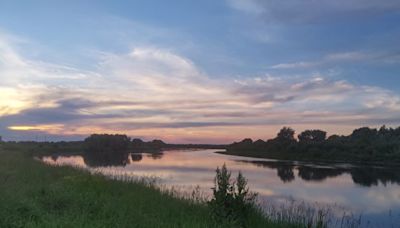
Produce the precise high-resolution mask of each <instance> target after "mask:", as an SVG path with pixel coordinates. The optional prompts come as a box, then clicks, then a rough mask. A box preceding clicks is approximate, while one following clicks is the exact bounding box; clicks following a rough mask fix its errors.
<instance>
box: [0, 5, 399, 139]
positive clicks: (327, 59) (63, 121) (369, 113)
mask: <svg viewBox="0 0 400 228" xmlns="http://www.w3.org/2000/svg"><path fill="white" fill-rule="evenodd" d="M291 3H296V2H295V1H293V2H291ZM295 5H296V7H293V4H286V3H282V2H273V1H261V0H225V1H219V2H215V1H202V2H191V3H184V2H180V1H168V3H167V2H161V3H160V2H157V1H146V2H145V1H134V2H130V3H126V2H124V4H121V2H118V1H115V2H114V1H113V2H107V1H85V2H82V1H68V2H62V1H59V2H58V1H47V0H41V1H32V2H23V1H4V2H1V3H0V136H2V138H3V140H6V141H41V139H45V141H71V140H78V139H79V140H81V139H83V138H85V137H87V136H89V135H90V134H92V133H109V134H116V133H118V134H126V135H128V136H129V137H131V138H141V139H144V140H146V141H147V140H152V139H161V140H163V141H165V142H168V143H211V144H226V143H232V142H234V141H240V140H242V139H244V138H252V139H262V140H266V139H270V138H273V137H275V135H276V133H277V132H278V131H279V129H281V128H282V127H283V126H289V127H291V128H293V129H294V130H296V133H300V132H302V131H304V130H306V129H321V130H324V131H327V132H328V135H333V134H339V135H348V134H350V133H351V132H352V131H353V130H354V129H356V128H360V127H364V126H365V127H372V128H379V127H380V126H382V125H386V126H387V127H397V126H400V83H399V82H400V78H399V77H400V75H399V73H400V45H399V44H400V43H399V41H400V26H399V25H398V21H400V2H399V1H395V0H386V1H378V0H372V1H369V2H368V3H364V2H363V1H359V0H350V1H344V0H340V1H335V2H331V1H321V2H319V3H315V2H313V1H304V2H297V3H296V4H295Z"/></svg>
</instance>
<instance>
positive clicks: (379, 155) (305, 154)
mask: <svg viewBox="0 0 400 228" xmlns="http://www.w3.org/2000/svg"><path fill="white" fill-rule="evenodd" d="M298 139H299V141H297V140H296V139H295V138H294V130H292V129H291V128H288V127H284V128H282V129H281V130H280V132H279V133H278V134H277V136H276V138H274V139H270V140H267V141H263V140H257V141H255V142H252V141H251V139H246V141H241V142H237V143H233V144H231V145H229V146H227V152H228V153H231V154H237V155H245V156H255V157H266V158H277V159H291V160H293V159H295V160H334V161H353V162H387V163H398V162H400V127H398V128H396V129H394V128H387V127H386V126H382V127H381V128H380V129H379V130H377V129H371V128H368V127H362V128H359V129H355V130H354V131H353V132H352V134H350V135H348V136H339V135H332V136H329V137H328V138H326V132H325V131H322V130H306V131H303V132H302V133H300V134H299V135H298Z"/></svg>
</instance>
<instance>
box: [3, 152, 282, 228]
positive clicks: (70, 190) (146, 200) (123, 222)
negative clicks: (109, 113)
mask: <svg viewBox="0 0 400 228" xmlns="http://www.w3.org/2000/svg"><path fill="white" fill-rule="evenodd" d="M46 150H47V149H46V148H45V147H43V145H42V146H40V144H37V145H33V144H32V145H27V144H25V145H22V144H3V145H0V185H1V187H0V227H223V226H220V225H218V224H215V223H214V222H213V221H212V220H211V219H210V211H209V208H208V206H207V204H205V203H199V202H194V201H191V200H187V199H186V200H185V199H179V198H176V197H174V196H172V195H171V194H170V193H168V192H162V191H160V190H159V189H157V188H154V187H151V186H148V185H145V184H143V183H127V182H121V181H116V180H110V179H107V178H105V177H104V176H101V175H91V174H90V173H88V172H85V171H82V170H77V169H74V168H71V167H51V166H48V165H45V164H43V163H41V162H39V161H35V160H34V159H33V156H36V155H39V154H41V153H43V151H46ZM249 227H287V225H278V224H276V223H273V222H270V221H269V220H268V219H267V218H265V217H263V216H261V214H253V215H251V219H250V220H249Z"/></svg>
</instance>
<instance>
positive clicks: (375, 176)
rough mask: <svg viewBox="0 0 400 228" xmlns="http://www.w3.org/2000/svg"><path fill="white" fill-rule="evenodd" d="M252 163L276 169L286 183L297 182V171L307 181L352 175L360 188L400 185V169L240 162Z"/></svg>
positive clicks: (277, 162) (276, 162)
mask: <svg viewBox="0 0 400 228" xmlns="http://www.w3.org/2000/svg"><path fill="white" fill-rule="evenodd" d="M239 162H244V163H251V164H253V165H256V166H259V167H264V168H269V169H276V170H277V176H278V177H279V178H280V179H281V181H282V182H284V183H289V182H292V181H293V180H295V174H294V172H295V171H294V170H295V169H297V171H298V172H297V176H298V177H300V178H301V179H302V180H305V181H317V182H321V181H325V180H326V179H328V178H334V177H338V176H340V175H343V174H350V175H351V177H352V180H353V182H354V183H355V184H358V185H360V186H365V187H370V186H374V185H375V186H376V185H378V184H379V183H381V184H383V185H387V184H389V183H397V184H400V169H398V168H383V167H371V166H358V167H348V168H342V167H335V166H327V165H325V166H313V165H299V164H294V163H293V162H284V161H245V160H242V161H239Z"/></svg>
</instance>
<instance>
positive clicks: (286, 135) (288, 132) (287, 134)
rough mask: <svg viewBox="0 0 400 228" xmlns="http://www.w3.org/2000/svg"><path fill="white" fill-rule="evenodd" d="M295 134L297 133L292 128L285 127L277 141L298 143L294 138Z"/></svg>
mask: <svg viewBox="0 0 400 228" xmlns="http://www.w3.org/2000/svg"><path fill="white" fill-rule="evenodd" d="M294 133H295V131H294V130H293V129H292V128H290V127H283V128H282V129H281V130H280V131H279V132H278V135H277V137H276V139H277V140H278V141H280V142H289V143H292V142H296V139H295V138H294Z"/></svg>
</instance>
